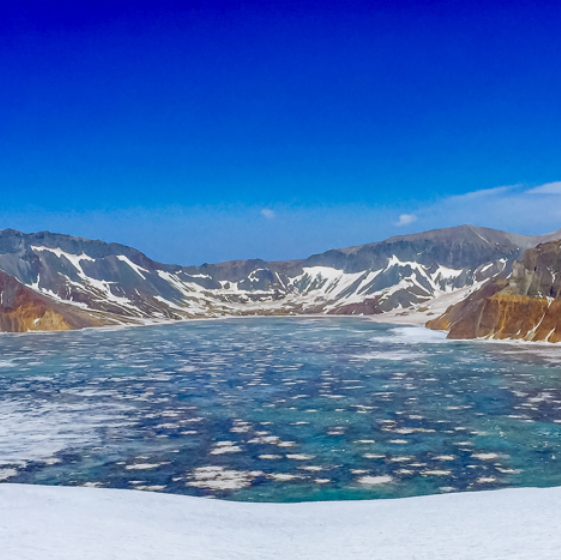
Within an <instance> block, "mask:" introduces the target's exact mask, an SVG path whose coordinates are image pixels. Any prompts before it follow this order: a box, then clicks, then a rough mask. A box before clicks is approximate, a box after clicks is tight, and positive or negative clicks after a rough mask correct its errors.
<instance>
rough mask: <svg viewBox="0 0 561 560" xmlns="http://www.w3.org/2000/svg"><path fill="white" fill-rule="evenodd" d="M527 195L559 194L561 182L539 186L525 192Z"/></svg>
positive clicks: (560, 192)
mask: <svg viewBox="0 0 561 560" xmlns="http://www.w3.org/2000/svg"><path fill="white" fill-rule="evenodd" d="M526 193H528V194H561V181H555V182H553V183H545V185H540V186H539V187H534V188H533V189H530V190H527V191H526Z"/></svg>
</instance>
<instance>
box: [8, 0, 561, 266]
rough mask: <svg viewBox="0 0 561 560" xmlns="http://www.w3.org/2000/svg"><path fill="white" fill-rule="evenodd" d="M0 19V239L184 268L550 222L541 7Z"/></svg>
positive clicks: (289, 9)
mask: <svg viewBox="0 0 561 560" xmlns="http://www.w3.org/2000/svg"><path fill="white" fill-rule="evenodd" d="M0 12H1V13H0V83H1V84H2V87H0V123H1V125H0V189H1V203H0V228H4V227H14V228H17V229H22V230H24V231H37V230H42V229H49V230H51V231H60V232H63V233H70V234H73V235H81V236H85V237H94V238H102V239H104V240H107V241H119V242H122V243H126V244H129V245H133V246H135V247H137V248H139V249H141V250H143V251H144V252H146V253H147V254H148V255H149V256H151V257H153V258H155V259H158V260H161V261H165V262H177V263H182V264H199V263H202V262H214V261H219V260H226V259H234V258H250V257H262V258H265V259H287V258H299V257H305V256H308V255H309V254H311V253H315V252H321V251H324V250H327V249H329V248H332V247H339V246H347V245H354V244H360V243H366V242H371V241H375V240H379V239H383V238H385V237H388V236H391V235H397V234H401V233H410V232H413V231H420V230H424V229H430V228H435V227H446V226H451V225H458V224H461V223H475V224H477V225H482V226H488V227H498V228H502V229H507V230H510V231H516V232H520V233H542V232H546V231H551V230H554V229H558V228H560V227H561V183H557V182H558V181H560V180H561V157H560V155H561V134H560V129H561V127H560V124H561V103H559V99H561V71H560V70H561V69H560V65H561V63H560V62H559V61H560V60H561V58H560V54H561V34H560V33H559V29H560V28H561V10H560V9H559V5H558V4H556V3H555V2H547V1H540V2H529V1H528V2H518V1H516V0H512V1H509V2H506V1H505V2H497V1H492V0H489V1H487V2H465V1H433V2H413V1H406V0H404V1H400V2H395V1H394V2H375V1H371V2H361V1H360V0H354V1H346V0H339V1H338V2H330V1H328V0H324V1H322V2H319V1H313V2H312V1H308V0H298V1H296V0H292V1H275V0H270V1H267V0H254V1H233V0H231V1H227V0H224V1H221V0H204V1H203V0H198V1H195V0H193V1H190V0H182V1H169V0H159V1H156V0H154V1H150V0H107V1H101V0H98V1H91V0H66V1H60V0H28V1H26V2H22V1H21V0H14V1H7V0H0ZM543 185H546V186H545V187H544V186H543Z"/></svg>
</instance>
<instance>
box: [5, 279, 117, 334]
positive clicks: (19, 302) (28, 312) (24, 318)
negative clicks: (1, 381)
mask: <svg viewBox="0 0 561 560" xmlns="http://www.w3.org/2000/svg"><path fill="white" fill-rule="evenodd" d="M115 323H116V321H115V320H111V318H110V317H103V316H97V315H96V314H95V313H88V312H86V311H81V310H76V309H73V308H72V307H70V306H68V305H65V304H61V303H57V302H56V301H53V300H52V299H51V298H48V297H45V296H42V295H40V294H38V293H36V292H35V291H33V290H31V289H30V288H27V287H25V286H24V285H23V284H22V283H21V282H18V281H17V280H16V279H15V278H13V277H11V276H8V275H7V274H6V273H5V272H2V271H1V270H0V331H8V332H28V331H67V330H70V329H79V328H83V327H97V326H103V325H109V324H115Z"/></svg>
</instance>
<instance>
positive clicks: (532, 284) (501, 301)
mask: <svg viewBox="0 0 561 560" xmlns="http://www.w3.org/2000/svg"><path fill="white" fill-rule="evenodd" d="M427 327H429V328H432V329H441V330H448V331H449V333H448V337H449V338H480V337H482V338H492V339H506V338H509V339H522V340H528V341H547V342H559V341H560V340H561V242H560V241H550V242H547V243H543V244H540V245H538V246H537V247H535V248H533V249H529V250H528V251H526V253H525V254H524V257H523V258H522V259H521V260H520V261H517V262H515V263H514V264H513V269H512V274H511V275H510V277H508V278H504V277H503V278H501V277H498V278H497V279H495V280H493V281H491V282H489V283H487V284H486V285H485V286H484V287H482V288H481V289H479V290H477V291H475V292H474V293H472V294H471V295H470V296H468V297H467V298H466V299H465V300H464V301H462V302H460V303H458V304H456V305H454V306H452V307H450V308H449V309H448V310H447V311H446V313H444V314H443V315H442V316H441V317H439V318H437V319H435V320H432V321H429V322H428V323H427Z"/></svg>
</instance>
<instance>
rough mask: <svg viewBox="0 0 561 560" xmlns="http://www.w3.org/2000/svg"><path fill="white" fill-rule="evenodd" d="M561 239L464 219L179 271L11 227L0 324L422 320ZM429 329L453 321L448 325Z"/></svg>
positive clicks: (0, 246) (135, 255)
mask: <svg viewBox="0 0 561 560" xmlns="http://www.w3.org/2000/svg"><path fill="white" fill-rule="evenodd" d="M560 238H561V231H558V232H554V233H552V234H548V235H543V236H526V235H518V234H513V233H508V232H504V231H498V230H493V229H488V228H482V227H475V226H469V225H466V226H459V227H454V228H447V229H437V230H431V231H426V232H422V233H416V234H413V235H402V236H396V237H391V238H389V239H386V240H384V241H379V242H375V243H369V244H366V245H358V246H354V247H347V248H343V249H331V250H329V251H326V252H325V253H320V254H316V255H312V256H310V257H308V258H307V259H301V260H291V261H275V262H267V261H263V260H260V259H249V260H237V261H228V262H223V263H217V264H203V265H201V266H181V265H170V264H162V263H159V262H156V261H154V260H152V259H150V258H148V257H147V256H146V255H144V254H143V253H141V252H140V251H138V250H136V249H133V248H131V247H127V246H125V245H120V244H117V243H105V242H103V241H99V240H91V239H82V238H77V237H72V236H69V235H61V234H54V233H50V232H40V233H31V234H25V233H22V232H19V231H16V230H13V229H5V230H1V231H0V296H1V299H0V330H4V331H14V332H22V331H31V330H66V329H75V328H83V327H96V326H103V325H118V324H143V323H150V322H161V321H171V320H182V319H191V318H207V317H224V316H244V315H298V314H348V315H351V314H363V315H373V316H377V317H378V318H380V319H381V320H394V321H399V320H402V321H403V322H417V323H423V324H424V323H425V322H427V321H428V320H430V319H435V318H436V317H438V316H440V315H441V314H442V313H444V312H445V311H446V310H447V309H448V308H449V307H450V306H453V305H455V304H458V303H462V302H464V301H467V299H466V298H470V297H471V298H473V297H474V294H475V293H476V292H477V293H479V291H480V289H482V288H485V287H486V286H488V285H490V283H491V282H501V278H502V279H503V280H502V281H505V279H506V278H507V277H509V275H510V276H511V275H512V274H511V273H512V271H513V270H515V271H516V270H519V266H518V265H517V264H515V262H516V261H517V260H519V259H521V258H523V257H524V255H525V254H526V251H527V250H528V249H532V248H534V247H536V246H537V245H539V244H543V243H547V242H548V241H551V240H557V239H560ZM517 266H518V268H517ZM560 272H561V271H560ZM560 278H561V276H560ZM487 289H489V288H487ZM529 297H531V296H529ZM432 327H433V328H449V327H450V321H448V323H446V321H442V322H441V323H438V324H436V323H433V325H432Z"/></svg>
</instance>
